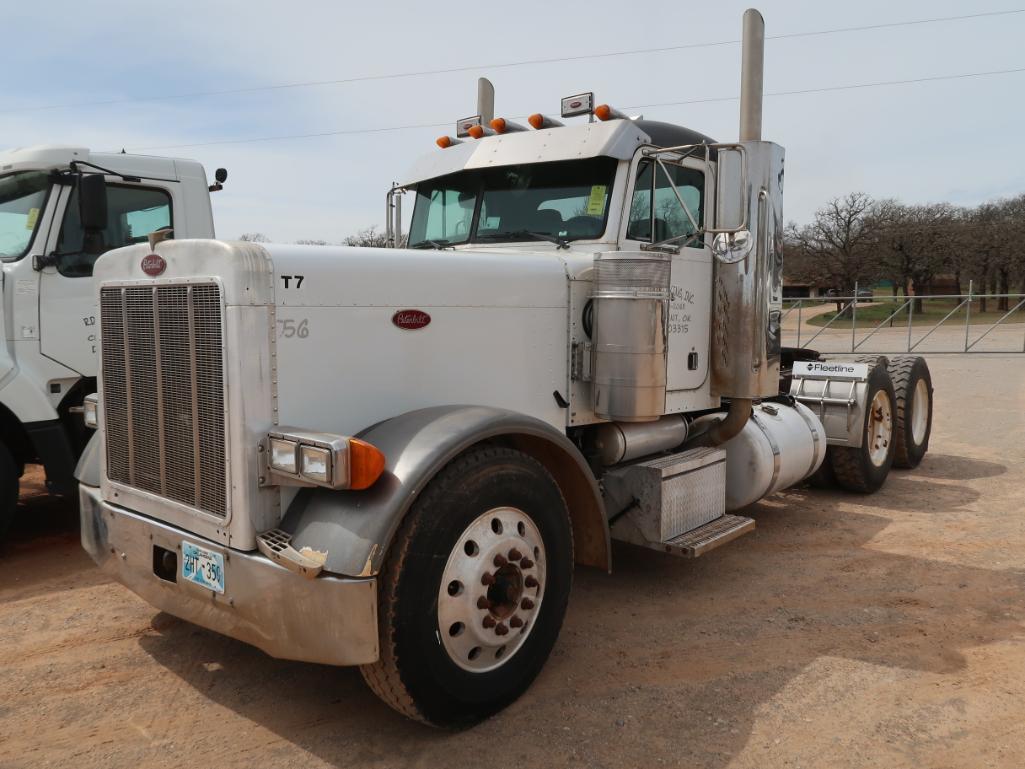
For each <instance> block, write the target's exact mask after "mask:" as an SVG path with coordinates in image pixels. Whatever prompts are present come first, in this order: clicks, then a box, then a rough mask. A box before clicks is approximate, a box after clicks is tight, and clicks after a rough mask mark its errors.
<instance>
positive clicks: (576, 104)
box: [569, 99, 584, 109]
mask: <svg viewBox="0 0 1025 769" xmlns="http://www.w3.org/2000/svg"><path fill="white" fill-rule="evenodd" d="M583 104H584V103H583V102H582V101H580V100H579V99H576V100H575V101H571V102H570V103H569V106H570V107H571V108H572V109H576V108H577V107H582V106H583Z"/></svg>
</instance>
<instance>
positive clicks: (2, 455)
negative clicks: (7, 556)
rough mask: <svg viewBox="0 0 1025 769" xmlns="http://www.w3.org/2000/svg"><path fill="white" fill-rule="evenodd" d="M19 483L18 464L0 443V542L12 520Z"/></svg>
mask: <svg viewBox="0 0 1025 769" xmlns="http://www.w3.org/2000/svg"><path fill="white" fill-rule="evenodd" d="M20 485H21V484H20V481H19V478H18V466H17V465H16V464H15V462H14V458H13V457H12V456H11V452H10V450H8V448H7V446H5V445H4V444H3V443H0V542H2V541H3V538H4V536H5V535H6V534H7V530H8V529H9V528H10V526H11V521H13V520H14V511H15V509H16V508H17V506H18V491H19V487H20Z"/></svg>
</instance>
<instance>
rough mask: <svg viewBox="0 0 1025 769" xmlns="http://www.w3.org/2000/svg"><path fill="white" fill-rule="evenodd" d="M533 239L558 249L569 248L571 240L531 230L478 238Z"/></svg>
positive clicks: (495, 233)
mask: <svg viewBox="0 0 1025 769" xmlns="http://www.w3.org/2000/svg"><path fill="white" fill-rule="evenodd" d="M524 237H531V238H533V239H534V240H544V241H547V242H549V243H554V244H555V245H556V247H557V248H569V240H568V239H566V238H564V237H562V236H561V235H549V234H548V233H547V232H533V231H531V230H513V231H509V232H493V233H491V234H490V235H485V236H483V237H481V236H480V235H478V236H477V240H498V239H499V238H511V239H513V240H515V239H517V238H524Z"/></svg>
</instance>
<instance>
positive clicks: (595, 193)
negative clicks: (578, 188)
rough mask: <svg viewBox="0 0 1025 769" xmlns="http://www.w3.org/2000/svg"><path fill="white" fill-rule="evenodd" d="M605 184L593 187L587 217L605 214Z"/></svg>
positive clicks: (588, 202)
mask: <svg viewBox="0 0 1025 769" xmlns="http://www.w3.org/2000/svg"><path fill="white" fill-rule="evenodd" d="M606 189H607V188H606V186H605V185H604V184H595V185H594V186H592V187H591V196H590V197H589V198H588V199H587V215H588V216H601V215H602V214H603V213H605V190H606Z"/></svg>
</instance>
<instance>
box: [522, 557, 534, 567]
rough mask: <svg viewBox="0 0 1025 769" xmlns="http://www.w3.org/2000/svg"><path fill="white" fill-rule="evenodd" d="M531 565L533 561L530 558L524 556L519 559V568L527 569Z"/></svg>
mask: <svg viewBox="0 0 1025 769" xmlns="http://www.w3.org/2000/svg"><path fill="white" fill-rule="evenodd" d="M533 565H534V562H533V561H532V560H530V559H529V558H524V559H523V560H522V561H520V568H521V569H529V568H531V567H532V566H533Z"/></svg>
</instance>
